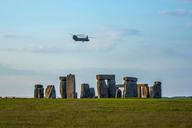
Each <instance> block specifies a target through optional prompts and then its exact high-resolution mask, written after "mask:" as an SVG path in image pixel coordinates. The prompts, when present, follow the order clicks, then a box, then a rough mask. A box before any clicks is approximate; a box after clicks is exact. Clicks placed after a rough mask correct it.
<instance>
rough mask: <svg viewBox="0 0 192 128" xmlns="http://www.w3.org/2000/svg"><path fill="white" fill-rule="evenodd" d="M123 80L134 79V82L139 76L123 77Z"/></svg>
mask: <svg viewBox="0 0 192 128" xmlns="http://www.w3.org/2000/svg"><path fill="white" fill-rule="evenodd" d="M123 80H125V81H133V82H137V78H136V77H128V76H126V77H123Z"/></svg>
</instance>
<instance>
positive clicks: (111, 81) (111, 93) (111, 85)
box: [107, 79, 116, 98]
mask: <svg viewBox="0 0 192 128" xmlns="http://www.w3.org/2000/svg"><path fill="white" fill-rule="evenodd" d="M107 85H108V94H109V98H115V93H116V86H115V79H109V80H108V81H107Z"/></svg>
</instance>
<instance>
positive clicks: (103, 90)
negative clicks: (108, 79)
mask: <svg viewBox="0 0 192 128" xmlns="http://www.w3.org/2000/svg"><path fill="white" fill-rule="evenodd" d="M97 92H98V98H108V97H109V94H108V87H107V85H106V83H105V80H97Z"/></svg>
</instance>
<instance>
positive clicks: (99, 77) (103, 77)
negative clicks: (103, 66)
mask: <svg viewBox="0 0 192 128" xmlns="http://www.w3.org/2000/svg"><path fill="white" fill-rule="evenodd" d="M96 79H97V80H115V75H114V74H98V75H96Z"/></svg>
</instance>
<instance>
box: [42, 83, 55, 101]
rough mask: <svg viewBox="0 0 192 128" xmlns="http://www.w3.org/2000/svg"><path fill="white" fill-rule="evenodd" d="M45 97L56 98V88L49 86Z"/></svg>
mask: <svg viewBox="0 0 192 128" xmlns="http://www.w3.org/2000/svg"><path fill="white" fill-rule="evenodd" d="M45 97H46V98H56V92H55V86H54V85H48V86H47V88H46V90H45Z"/></svg>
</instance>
